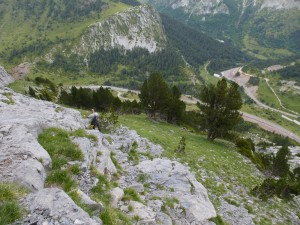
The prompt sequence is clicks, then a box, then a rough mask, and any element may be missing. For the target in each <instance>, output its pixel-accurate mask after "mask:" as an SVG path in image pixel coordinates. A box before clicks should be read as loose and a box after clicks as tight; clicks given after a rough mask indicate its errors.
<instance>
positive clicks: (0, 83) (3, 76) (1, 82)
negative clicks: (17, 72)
mask: <svg viewBox="0 0 300 225" xmlns="http://www.w3.org/2000/svg"><path fill="white" fill-rule="evenodd" d="M12 82H14V78H13V77H12V76H11V75H9V74H8V73H7V72H6V71H5V69H4V68H3V67H2V66H0V88H1V87H4V86H6V85H8V84H10V83H12Z"/></svg>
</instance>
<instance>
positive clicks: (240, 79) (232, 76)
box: [222, 67, 299, 118]
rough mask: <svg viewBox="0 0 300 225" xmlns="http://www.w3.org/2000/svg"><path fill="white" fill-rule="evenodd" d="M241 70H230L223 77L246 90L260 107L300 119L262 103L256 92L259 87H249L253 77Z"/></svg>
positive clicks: (223, 73) (239, 68) (238, 68)
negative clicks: (237, 74)
mask: <svg viewBox="0 0 300 225" xmlns="http://www.w3.org/2000/svg"><path fill="white" fill-rule="evenodd" d="M241 68H242V67H237V68H233V69H230V70H226V71H223V72H222V75H223V76H224V77H225V78H226V79H228V80H231V81H234V82H236V83H237V84H238V85H239V86H242V87H243V88H244V91H245V93H246V95H248V96H249V98H251V99H252V100H253V101H254V102H255V103H256V104H257V105H258V106H260V107H263V108H265V109H269V110H272V111H276V112H279V113H281V114H283V115H286V116H289V117H293V118H297V117H299V115H296V114H294V113H289V112H286V111H282V110H280V109H274V108H272V107H270V106H268V105H266V104H264V103H262V102H261V101H259V100H258V99H257V97H256V92H257V88H258V87H257V86H248V85H247V83H248V81H249V79H250V77H251V75H250V74H246V73H244V72H242V70H241ZM237 72H240V75H239V76H236V73H237Z"/></svg>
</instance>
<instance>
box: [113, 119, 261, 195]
mask: <svg viewBox="0 0 300 225" xmlns="http://www.w3.org/2000/svg"><path fill="white" fill-rule="evenodd" d="M119 121H120V124H122V125H125V126H128V127H129V128H130V129H134V130H136V131H137V132H138V134H140V135H141V136H142V137H146V138H148V139H149V140H150V141H152V142H154V143H157V144H161V145H162V147H163V148H164V149H165V151H164V152H163V156H166V157H168V158H171V159H174V158H175V157H178V158H179V159H180V161H182V162H186V163H188V164H189V166H190V167H191V168H192V170H194V171H195V172H196V176H197V178H198V179H199V180H201V182H202V183H204V185H205V186H206V187H207V188H209V189H210V191H211V192H212V193H214V194H217V195H219V194H220V193H219V189H218V185H217V184H216V183H217V181H216V180H214V178H213V177H212V176H210V177H208V178H207V179H204V178H203V180H202V179H201V171H200V168H205V169H206V170H207V171H210V173H211V174H222V175H221V179H222V180H223V182H224V183H226V182H228V183H231V182H232V185H240V184H243V185H245V187H248V188H250V189H251V188H253V186H254V185H255V184H258V183H259V182H260V181H261V178H260V177H258V176H256V175H254V173H253V172H251V171H252V170H253V168H252V167H251V166H250V165H248V164H246V163H245V164H244V163H239V164H236V163H235V162H237V161H241V156H239V154H237V149H236V148H235V147H234V146H233V145H232V144H231V143H229V142H226V141H221V140H215V142H211V141H208V140H207V139H206V138H205V137H204V136H202V135H199V134H197V133H193V132H190V131H188V130H186V129H181V128H180V127H178V126H176V125H172V124H168V123H166V122H152V121H151V120H150V119H147V117H146V116H145V115H143V114H142V115H123V116H120V117H119ZM182 136H185V137H186V141H185V142H186V148H185V152H186V154H180V155H178V154H176V155H175V153H174V149H175V148H176V147H177V145H178V142H179V141H180V139H181V137H182ZM202 157H204V158H205V160H203V161H198V160H199V158H202ZM240 174H244V175H243V176H240ZM231 177H236V180H234V181H233V180H231Z"/></svg>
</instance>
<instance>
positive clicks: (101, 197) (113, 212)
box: [91, 172, 131, 225]
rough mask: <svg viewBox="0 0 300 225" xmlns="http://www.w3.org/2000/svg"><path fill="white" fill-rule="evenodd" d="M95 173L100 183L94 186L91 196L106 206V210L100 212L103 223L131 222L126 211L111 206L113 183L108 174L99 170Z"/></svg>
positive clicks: (108, 224)
mask: <svg viewBox="0 0 300 225" xmlns="http://www.w3.org/2000/svg"><path fill="white" fill-rule="evenodd" d="M94 175H96V176H97V178H98V183H97V184H96V186H94V187H93V188H92V190H91V196H92V199H95V200H96V201H100V202H102V203H103V204H104V206H105V210H104V211H103V212H101V214H100V218H101V220H102V221H103V223H104V224H106V225H115V224H124V225H127V224H128V225H129V224H131V221H130V219H129V218H128V217H127V216H126V215H125V214H124V213H122V212H121V211H120V210H118V209H115V208H113V207H112V206H111V195H110V190H111V188H112V185H111V183H110V182H109V181H108V179H107V178H106V176H105V175H101V174H98V173H97V172H96V173H95V174H94Z"/></svg>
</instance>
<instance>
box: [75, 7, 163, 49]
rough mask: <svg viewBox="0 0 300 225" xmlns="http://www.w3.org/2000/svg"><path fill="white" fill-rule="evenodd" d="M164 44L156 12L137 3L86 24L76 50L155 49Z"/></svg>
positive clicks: (160, 47)
mask: <svg viewBox="0 0 300 225" xmlns="http://www.w3.org/2000/svg"><path fill="white" fill-rule="evenodd" d="M165 45H166V37H165V34H164V32H163V28H162V25H161V21H160V17H159V15H158V13H157V12H156V11H155V9H154V8H152V7H151V6H149V5H141V6H137V7H133V8H130V9H128V10H126V11H124V12H121V13H118V14H115V15H113V16H111V17H109V18H108V19H106V20H104V21H102V22H99V23H95V24H92V25H90V26H89V27H88V29H87V31H86V32H85V33H84V35H83V36H82V37H81V40H80V46H79V47H78V52H79V53H80V54H88V53H93V52H94V51H96V50H99V49H105V50H109V49H113V48H120V49H125V50H131V49H133V48H136V47H141V48H145V49H147V50H148V51H149V52H155V51H159V50H161V49H162V48H163V47H164V46H165Z"/></svg>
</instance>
